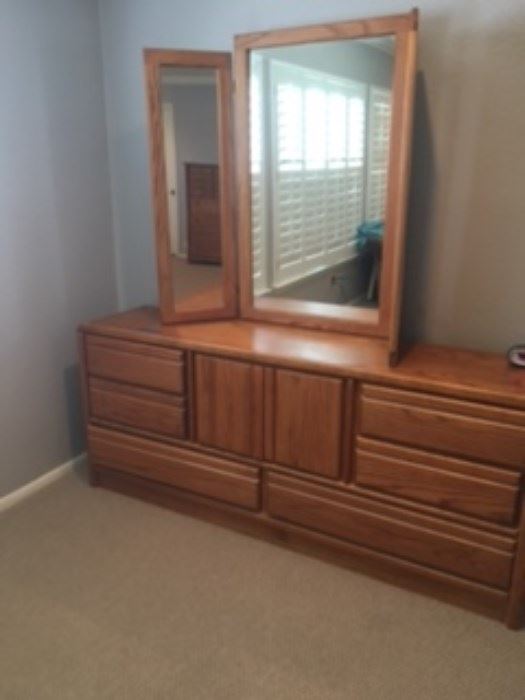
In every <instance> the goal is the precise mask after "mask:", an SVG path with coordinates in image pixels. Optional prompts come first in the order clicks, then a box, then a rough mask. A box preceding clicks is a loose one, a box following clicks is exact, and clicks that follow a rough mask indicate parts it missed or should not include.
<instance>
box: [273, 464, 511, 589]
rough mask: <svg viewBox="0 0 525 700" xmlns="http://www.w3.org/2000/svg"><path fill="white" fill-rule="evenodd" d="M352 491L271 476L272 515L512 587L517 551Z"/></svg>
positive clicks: (465, 574) (458, 573)
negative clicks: (426, 522)
mask: <svg viewBox="0 0 525 700" xmlns="http://www.w3.org/2000/svg"><path fill="white" fill-rule="evenodd" d="M356 503H357V502H356V501H355V500H353V498H352V497H350V496H346V497H343V496H340V495H339V494H336V493H331V492H330V491H329V490H328V489H323V488H321V487H318V486H315V487H313V486H308V487H306V486H305V485H304V484H302V483H301V482H300V481H299V480H297V479H289V478H286V477H275V476H274V477H270V480H269V500H268V504H269V505H268V507H269V512H270V515H272V516H273V517H276V518H281V519H284V520H287V521H290V522H293V523H296V524H297V525H302V526H304V527H308V528H312V529H314V530H319V531H321V532H325V533H326V534H329V535H332V536H335V537H340V538H342V539H346V540H350V541H353V542H356V543H357V544H361V545H366V546H367V547H372V548H374V549H378V550H380V551H383V552H386V553H390V554H395V555H396V556H399V557H402V558H405V559H408V560H410V561H415V562H417V563H419V564H424V565H426V566H432V567H435V568H436V569H439V570H440V571H446V572H449V573H453V574H456V575H459V576H463V577H465V578H467V579H470V580H473V581H478V582H480V583H484V584H486V585H489V586H494V587H496V588H500V589H507V588H508V586H509V583H510V574H511V566H512V555H511V554H510V553H509V552H506V551H498V550H496V549H493V548H489V547H485V546H483V545H481V544H478V543H476V542H473V541H470V539H469V536H468V535H469V532H468V530H466V529H465V532H464V533H463V534H464V537H463V538H460V537H453V536H451V535H449V534H445V533H443V532H440V531H439V530H438V529H436V530H435V531H434V530H430V529H428V528H423V527H417V526H414V525H412V524H410V523H407V522H406V521H405V520H404V518H403V513H402V511H400V512H399V520H396V519H394V518H392V517H389V516H387V515H380V514H378V513H372V512H370V510H365V509H363V508H362V507H359V506H358V505H357V504H356Z"/></svg>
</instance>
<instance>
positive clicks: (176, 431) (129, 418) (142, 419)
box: [89, 378, 187, 438]
mask: <svg viewBox="0 0 525 700" xmlns="http://www.w3.org/2000/svg"><path fill="white" fill-rule="evenodd" d="M89 405H90V410H91V417H92V420H94V421H102V422H104V423H107V424H110V425H116V426H122V427H126V428H137V429H139V430H144V431H146V432H149V433H153V434H157V435H166V436H168V437H174V438H184V437H186V434H187V431H186V402H185V400H184V399H183V398H181V397H180V396H176V395H175V394H165V393H160V392H158V391H151V390H149V389H142V388H139V387H135V386H130V385H127V384H120V383H117V382H111V381H108V380H106V379H94V378H92V379H90V381H89Z"/></svg>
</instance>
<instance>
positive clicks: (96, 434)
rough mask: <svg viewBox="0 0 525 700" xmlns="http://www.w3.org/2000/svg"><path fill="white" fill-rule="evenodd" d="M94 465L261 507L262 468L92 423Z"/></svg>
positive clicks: (90, 439) (238, 504) (90, 433)
mask: <svg viewBox="0 0 525 700" xmlns="http://www.w3.org/2000/svg"><path fill="white" fill-rule="evenodd" d="M88 443H89V453H90V458H91V460H92V462H93V465H94V466H97V465H99V466H105V467H109V468H111V469H115V470H117V471H123V472H127V473H129V474H134V475H136V476H140V477H144V478H146V479H151V480H153V481H157V482H160V483H163V484H169V485H171V486H175V487H177V488H180V489H183V490H186V491H190V492H193V493H197V494H200V495H202V496H208V497H210V498H215V499H217V500H220V501H225V502H226V503H231V504H233V505H236V506H240V507H242V508H246V509H249V510H257V509H258V508H259V492H260V486H259V472H258V470H257V469H256V468H254V467H249V466H246V465H243V464H238V463H236V462H233V461H230V460H225V459H218V458H216V457H210V456H208V455H203V454H198V453H196V452H192V451H191V450H186V449H183V448H179V447H172V446H170V445H162V444H159V443H157V442H154V441H152V440H146V439H143V438H137V437H133V436H130V435H124V434H122V433H116V432H113V431H111V430H106V429H104V428H99V427H96V426H90V427H89V430H88Z"/></svg>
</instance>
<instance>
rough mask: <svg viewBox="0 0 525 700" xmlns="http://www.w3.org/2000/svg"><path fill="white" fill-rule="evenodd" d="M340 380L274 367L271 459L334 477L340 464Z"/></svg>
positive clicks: (341, 388)
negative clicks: (273, 428)
mask: <svg viewBox="0 0 525 700" xmlns="http://www.w3.org/2000/svg"><path fill="white" fill-rule="evenodd" d="M342 410H343V382H342V380H340V379H335V378H331V377H322V376H317V375H313V374H305V373H302V372H292V371H287V370H277V372H276V377H275V414H274V415H275V461H276V462H277V463H279V464H283V465H287V466H290V467H295V468H296V469H303V470H304V471H307V472H312V473H314V474H319V475H321V476H326V477H331V478H337V477H338V476H339V473H340V467H341V425H342Z"/></svg>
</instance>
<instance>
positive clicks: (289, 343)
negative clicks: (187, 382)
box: [82, 307, 525, 410]
mask: <svg viewBox="0 0 525 700" xmlns="http://www.w3.org/2000/svg"><path fill="white" fill-rule="evenodd" d="M82 329H83V330H85V331H86V332H88V333H89V334H90V335H103V336H106V337H115V338H126V339H129V340H135V341H140V342H145V343H149V344H152V345H159V346H163V347H169V348H174V347H175V348H189V349H193V350H196V351H201V352H205V353H215V354H219V355H225V356H228V357H235V358H238V359H245V360H251V361H258V362H262V363H264V364H275V365H278V366H281V367H289V368H293V369H305V370H309V371H313V372H318V373H321V374H330V375H337V376H342V377H351V378H354V379H360V380H366V381H369V382H376V383H382V384H385V385H387V386H392V387H398V388H401V389H414V390H418V391H430V392H434V393H436V394H439V395H442V396H451V397H457V398H460V399H473V400H475V401H480V402H483V403H487V404H500V405H502V406H509V407H516V408H519V409H521V410H523V409H525V372H522V371H520V370H518V369H516V368H513V367H509V364H508V362H507V360H506V358H505V357H504V355H502V354H495V353H485V352H472V351H469V350H461V349H457V348H443V347H438V346H432V345H414V346H412V347H411V348H409V349H408V350H407V351H406V353H405V355H404V356H403V358H402V359H401V362H400V363H399V365H398V366H397V367H395V368H390V367H389V366H388V346H387V344H386V343H385V342H384V341H382V340H379V339H373V338H362V337H357V336H345V335H343V334H340V333H330V332H324V331H312V330H305V329H299V328H286V327H282V326H278V325H272V324H268V323H250V322H246V321H223V322H220V321H219V322H215V323H191V324H190V323H188V324H181V325H177V326H164V325H162V323H161V321H160V315H159V312H158V310H157V309H155V308H154V307H143V308H139V309H133V310H131V311H127V312H124V313H120V314H116V315H113V316H109V317H106V318H103V319H99V320H97V321H94V322H92V323H90V324H85V325H84V326H82Z"/></svg>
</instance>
